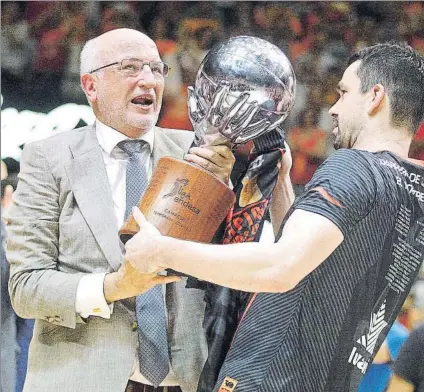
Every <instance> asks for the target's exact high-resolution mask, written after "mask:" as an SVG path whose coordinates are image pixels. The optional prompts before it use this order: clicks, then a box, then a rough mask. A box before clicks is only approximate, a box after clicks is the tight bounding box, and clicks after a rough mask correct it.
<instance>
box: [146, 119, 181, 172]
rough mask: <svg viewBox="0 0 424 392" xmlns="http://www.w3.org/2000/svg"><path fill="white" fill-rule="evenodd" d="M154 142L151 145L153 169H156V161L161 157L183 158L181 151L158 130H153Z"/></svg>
mask: <svg viewBox="0 0 424 392" xmlns="http://www.w3.org/2000/svg"><path fill="white" fill-rule="evenodd" d="M154 132H155V141H154V143H153V168H155V167H156V165H157V163H158V161H159V159H160V158H162V157H174V158H183V156H184V152H185V151H183V149H182V148H181V147H180V146H178V145H177V144H175V143H174V142H173V141H172V140H171V139H170V138H169V137H168V136H166V135H165V134H164V132H163V131H161V130H160V129H159V128H157V127H155V128H154Z"/></svg>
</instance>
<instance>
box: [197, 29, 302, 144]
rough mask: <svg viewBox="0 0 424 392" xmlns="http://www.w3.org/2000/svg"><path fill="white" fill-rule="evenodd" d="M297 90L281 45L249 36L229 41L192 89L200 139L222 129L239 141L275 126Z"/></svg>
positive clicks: (208, 57)
mask: <svg viewBox="0 0 424 392" xmlns="http://www.w3.org/2000/svg"><path fill="white" fill-rule="evenodd" d="M295 88H296V77H295V74H294V71H293V67H292V65H291V63H290V61H289V59H288V58H287V56H286V55H285V54H284V53H283V52H282V51H281V50H280V49H279V48H278V47H277V46H275V45H273V44H271V43H270V42H268V41H265V40H263V39H260V38H256V37H249V36H239V37H233V38H230V39H228V40H225V41H223V42H221V43H219V44H218V45H216V46H215V47H214V48H212V49H211V50H210V52H209V53H208V54H207V55H206V57H205V58H204V59H203V61H202V63H201V65H200V68H199V70H198V72H197V76H196V81H195V86H194V89H192V88H191V90H189V112H190V119H191V121H192V124H193V127H194V131H195V133H196V137H197V138H198V139H203V138H204V135H205V134H209V133H211V132H214V131H215V132H216V130H218V132H219V133H220V134H221V135H222V136H224V137H225V138H227V139H229V140H230V141H231V143H233V144H240V143H244V142H246V141H248V140H250V139H253V138H255V137H257V136H259V135H260V134H262V133H265V132H267V131H270V130H272V129H275V128H277V127H278V125H280V124H281V123H282V122H283V121H284V119H285V118H286V117H287V115H288V114H289V112H290V110H291V108H292V107H293V103H294V97H295ZM193 100H194V101H195V102H193ZM190 101H191V102H190ZM211 111H212V112H213V113H212V115H211ZM208 114H209V116H208ZM205 117H209V118H205ZM225 117H226V118H225ZM205 120H206V121H205ZM220 120H222V121H221V122H220ZM211 128H212V129H211Z"/></svg>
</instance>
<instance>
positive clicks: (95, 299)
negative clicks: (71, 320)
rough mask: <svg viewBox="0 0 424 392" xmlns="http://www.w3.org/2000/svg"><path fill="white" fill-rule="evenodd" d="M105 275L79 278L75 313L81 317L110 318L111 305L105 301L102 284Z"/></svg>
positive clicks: (99, 274) (90, 275) (98, 274)
mask: <svg viewBox="0 0 424 392" xmlns="http://www.w3.org/2000/svg"><path fill="white" fill-rule="evenodd" d="M105 276H106V273H103V272H102V273H96V274H89V275H85V276H83V277H82V278H81V280H80V281H79V284H78V288H77V297H76V305H75V308H76V312H77V313H78V314H79V315H80V316H81V317H82V318H87V317H88V316H99V317H103V318H107V319H108V318H110V315H111V313H112V312H113V304H110V305H109V304H108V303H107V302H106V300H105V296H104V291H103V284H104V280H105Z"/></svg>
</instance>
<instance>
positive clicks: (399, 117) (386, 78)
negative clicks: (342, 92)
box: [348, 42, 424, 134]
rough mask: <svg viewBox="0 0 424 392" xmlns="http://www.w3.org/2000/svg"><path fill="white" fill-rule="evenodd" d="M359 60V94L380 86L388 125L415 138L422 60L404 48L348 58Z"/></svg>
mask: <svg viewBox="0 0 424 392" xmlns="http://www.w3.org/2000/svg"><path fill="white" fill-rule="evenodd" d="M357 60H360V64H359V68H358V71H357V75H358V77H359V79H360V80H361V93H363V94H364V93H366V92H367V91H369V90H370V89H371V88H372V87H373V86H374V85H376V84H381V85H383V86H384V88H385V89H386V91H387V95H388V96H389V98H390V105H391V113H392V124H393V125H394V126H396V127H406V128H407V129H408V130H409V131H410V132H412V133H413V134H415V133H416V132H417V130H418V128H419V126H420V124H421V122H422V121H423V120H424V58H423V56H420V55H419V54H418V53H417V52H416V51H415V50H414V49H412V48H411V47H410V46H408V45H406V44H401V43H392V42H390V43H385V44H377V45H373V46H369V47H367V48H364V49H362V50H360V51H359V52H357V53H355V54H354V55H352V56H351V57H350V59H349V62H348V65H350V64H352V63H354V62H355V61H357Z"/></svg>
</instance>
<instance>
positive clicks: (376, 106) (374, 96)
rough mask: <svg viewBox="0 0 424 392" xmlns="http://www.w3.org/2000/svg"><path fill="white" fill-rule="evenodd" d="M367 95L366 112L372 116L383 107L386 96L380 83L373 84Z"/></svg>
mask: <svg viewBox="0 0 424 392" xmlns="http://www.w3.org/2000/svg"><path fill="white" fill-rule="evenodd" d="M369 95H370V97H369V101H368V108H367V113H368V115H370V116H372V115H374V114H376V113H377V112H379V111H381V110H382V109H383V108H384V105H385V103H386V101H387V99H388V96H387V94H386V89H385V88H384V86H383V85H382V84H376V85H374V86H373V88H372V89H371V91H370V94H369Z"/></svg>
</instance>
